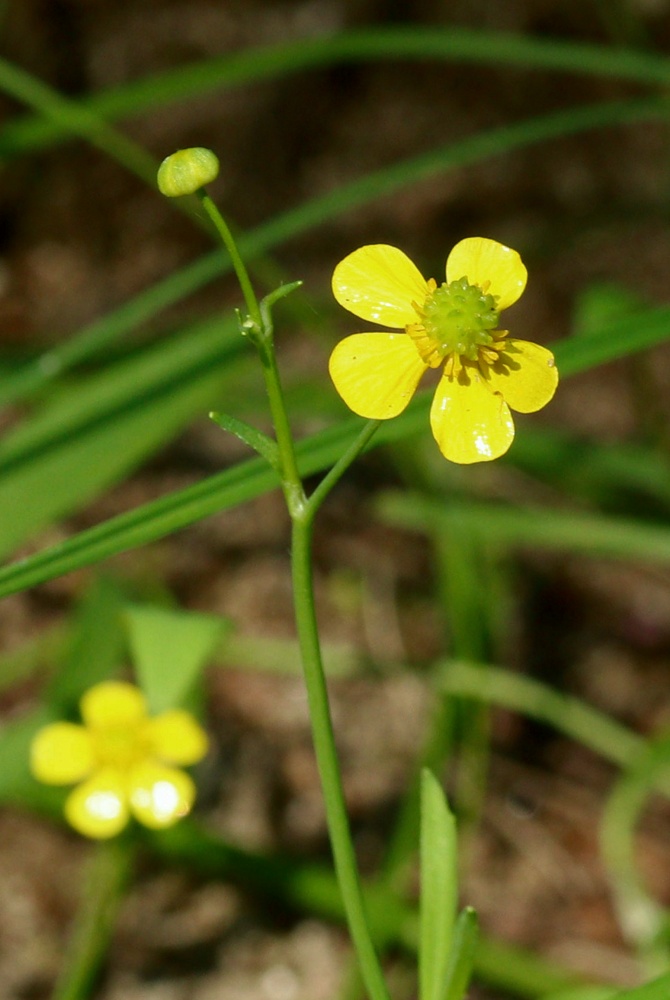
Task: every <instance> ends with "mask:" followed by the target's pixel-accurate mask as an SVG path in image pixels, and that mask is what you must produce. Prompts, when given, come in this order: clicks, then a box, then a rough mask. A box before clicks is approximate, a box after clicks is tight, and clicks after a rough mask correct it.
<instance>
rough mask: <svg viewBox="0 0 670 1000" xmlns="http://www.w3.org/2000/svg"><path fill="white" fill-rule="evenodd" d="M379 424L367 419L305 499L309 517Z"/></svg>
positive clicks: (376, 421) (379, 421)
mask: <svg viewBox="0 0 670 1000" xmlns="http://www.w3.org/2000/svg"><path fill="white" fill-rule="evenodd" d="M380 424H381V420H369V421H368V422H367V424H366V425H365V427H364V428H363V430H362V431H361V433H360V434H359V435H358V437H357V438H356V439H355V440H354V441H352V442H351V444H350V445H349V447H348V448H347V450H346V451H345V452H344V454H343V455H341V456H340V458H338V460H337V462H336V463H335V465H334V466H333V467H332V469H331V470H330V472H328V473H327V475H325V476H324V477H323V479H322V480H321V482H320V483H319V485H318V486H317V487H316V489H315V490H314V492H313V493H312V495H311V496H310V498H309V500H308V501H307V507H308V510H309V516H310V517H312V518H313V517H314V515H315V514H316V512H317V510H318V509H319V507H320V506H321V504H322V503H323V501H324V500H325V499H326V497H327V496H328V494H329V493H330V491H331V490H332V488H333V486H335V485H336V483H338V482H339V481H340V479H341V478H342V476H343V475H344V473H345V472H346V471H347V469H348V468H349V466H350V465H351V463H352V462H353V461H354V459H355V458H357V457H358V456H359V455H360V453H361V452H362V451H363V450H364V448H365V446H366V445H367V443H368V441H369V440H370V439H371V437H372V435H373V434H374V433H375V431H376V430H377V428H378V427H379V425H380Z"/></svg>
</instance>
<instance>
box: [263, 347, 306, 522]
mask: <svg viewBox="0 0 670 1000" xmlns="http://www.w3.org/2000/svg"><path fill="white" fill-rule="evenodd" d="M258 349H259V353H260V357H261V363H262V365H263V375H264V377H265V389H266V392H267V394H268V400H269V403H270V412H271V413H272V423H273V425H274V429H275V436H276V438H277V446H278V448H279V457H280V474H281V481H282V489H283V491H284V496H285V498H286V505H287V507H288V512H289V514H290V515H291V518H294V517H299V516H301V514H302V512H303V511H304V509H305V503H306V500H305V491H304V489H303V485H302V479H301V478H300V473H299V471H298V460H297V458H296V454H295V445H294V443H293V434H292V433H291V425H290V423H289V419H288V414H287V412H286V406H285V405H284V394H283V392H282V387H281V380H280V377H279V369H278V368H277V358H276V356H275V350H274V342H273V339H272V331H271V330H269V331H268V334H267V335H266V336H264V337H262V338H261V339H260V340H259V341H258Z"/></svg>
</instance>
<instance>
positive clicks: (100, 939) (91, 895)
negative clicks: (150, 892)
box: [52, 839, 133, 1000]
mask: <svg viewBox="0 0 670 1000" xmlns="http://www.w3.org/2000/svg"><path fill="white" fill-rule="evenodd" d="M132 859H133V852H132V850H131V849H129V846H128V843H127V842H126V840H125V839H121V840H113V841H110V842H109V843H102V844H100V845H99V846H98V847H97V848H96V850H95V853H94V855H93V857H92V859H91V863H90V866H89V869H88V872H87V878H86V885H85V887H84V900H83V904H82V907H81V910H80V911H79V913H78V915H77V920H76V923H75V926H74V930H73V933H72V938H71V941H70V945H69V949H68V952H67V954H66V957H65V965H64V967H63V970H62V972H61V974H60V976H59V978H58V981H57V983H56V986H55V989H54V992H53V997H52V1000H85V998H86V997H88V996H89V995H90V991H91V986H92V983H93V980H94V979H95V977H96V975H97V973H98V970H99V968H100V965H101V964H102V961H103V959H104V957H105V954H106V952H107V948H108V946H109V939H110V936H111V933H112V929H113V926H114V918H115V916H116V912H117V910H118V907H119V903H120V902H121V898H122V895H123V887H124V885H125V883H126V881H127V878H128V872H129V870H130V867H131V865H132Z"/></svg>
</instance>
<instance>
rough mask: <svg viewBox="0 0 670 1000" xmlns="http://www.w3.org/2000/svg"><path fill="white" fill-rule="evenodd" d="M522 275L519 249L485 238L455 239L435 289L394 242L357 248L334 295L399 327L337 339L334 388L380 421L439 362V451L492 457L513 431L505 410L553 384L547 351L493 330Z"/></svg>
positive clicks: (531, 406)
mask: <svg viewBox="0 0 670 1000" xmlns="http://www.w3.org/2000/svg"><path fill="white" fill-rule="evenodd" d="M526 277H527V272H526V268H525V266H524V264H523V262H522V260H521V257H520V256H519V254H518V253H517V252H516V251H515V250H511V249H510V248H509V247H506V246H503V244H502V243H497V242H496V241H495V240H489V239H483V238H481V237H471V238H469V239H465V240H461V242H460V243H457V244H456V246H455V247H454V248H453V250H452V251H451V253H450V254H449V257H448V258H447V267H446V279H447V280H446V282H443V283H442V284H441V285H439V286H438V285H437V282H435V281H434V280H433V279H432V278H431V279H430V280H428V281H427V280H426V279H425V278H424V277H423V276H422V274H421V272H420V271H419V270H418V269H417V267H416V266H415V265H414V264H413V263H412V261H411V260H410V259H409V257H407V256H406V254H404V253H403V251H402V250H399V249H398V248H397V247H392V246H386V245H384V244H377V245H373V246H365V247H361V248H360V249H359V250H355V251H354V252H353V253H351V254H349V256H348V257H345V258H344V260H343V261H341V262H340V263H339V264H338V265H337V267H336V268H335V272H334V274H333V293H334V295H335V298H336V299H337V301H338V302H339V303H340V305H342V306H344V308H345V309H348V310H349V312H352V313H353V314H354V315H355V316H358V317H359V318H360V319H364V320H367V321H368V322H371V323H378V324H380V325H381V326H384V327H391V328H395V329H401V330H403V331H404V332H402V333H388V332H386V331H374V332H370V333H354V334H352V336H350V337H346V338H345V339H344V340H342V341H341V342H340V343H339V344H338V345H337V346H336V347H335V350H334V351H333V353H332V355H331V358H330V366H329V367H330V374H331V378H332V380H333V382H334V384H335V388H336V389H337V391H338V392H339V394H340V396H341V397H342V399H343V400H344V401H345V403H346V404H347V406H349V407H350V409H352V410H353V411H354V413H358V414H359V415H360V416H362V417H368V418H370V419H375V420H385V419H387V418H389V417H395V416H397V415H398V414H399V413H402V411H403V410H404V409H405V407H406V406H407V404H408V403H409V401H410V399H411V398H412V396H413V394H414V392H415V390H416V388H417V385H418V383H419V380H420V379H421V376H422V375H423V374H424V373H425V372H426V371H427V370H428V369H429V368H439V367H440V366H443V371H442V375H441V378H440V381H439V384H438V386H437V389H436V390H435V397H434V399H433V404H432V407H431V411H430V424H431V427H432V431H433V435H434V437H435V440H436V441H437V443H438V446H439V448H440V451H441V452H442V454H443V455H444V457H445V458H448V459H449V460H450V461H452V462H460V463H464V464H467V463H471V462H486V461H490V460H491V459H493V458H498V457H499V456H500V455H503V454H504V453H505V452H506V451H507V449H508V448H509V446H510V445H511V443H512V440H513V438H514V421H513V420H512V415H511V413H510V409H512V410H518V411H519V412H520V413H532V412H534V411H535V410H539V409H541V408H542V407H543V406H544V405H545V404H546V403H548V402H549V400H550V399H551V397H552V396H553V395H554V392H555V390H556V386H557V384H558V372H557V370H556V367H555V364H554V357H553V355H552V354H551V352H550V351H548V350H547V349H546V348H545V347H540V346H539V345H538V344H533V343H530V342H529V341H527V340H517V339H516V338H514V337H510V336H509V333H508V331H507V330H500V329H498V323H499V318H500V313H501V312H502V310H503V309H506V308H507V307H508V306H511V305H512V304H513V303H514V302H516V301H517V299H519V298H520V296H521V294H522V293H523V290H524V288H525V287H526Z"/></svg>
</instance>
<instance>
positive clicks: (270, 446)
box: [209, 413, 280, 472]
mask: <svg viewBox="0 0 670 1000" xmlns="http://www.w3.org/2000/svg"><path fill="white" fill-rule="evenodd" d="M209 417H210V420H213V421H214V423H215V424H218V425H219V427H221V428H222V429H223V430H224V431H229V432H230V433H231V434H234V435H235V437H238V438H239V439H240V441H244V443H245V444H247V445H249V447H250V448H253V450H254V451H256V452H258V454H259V455H261V456H262V457H263V458H264V459H265V460H266V461H267V462H269V463H270V465H271V466H272V468H273V469H275V470H276V471H277V472H279V462H280V459H279V448H278V447H277V442H276V441H273V440H272V438H271V437H269V436H268V435H267V434H264V433H263V431H259V430H258V429H257V428H256V427H252V426H251V424H247V423H245V422H244V420H238V419H237V417H230V416H229V415H228V414H227V413H210V415H209Z"/></svg>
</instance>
